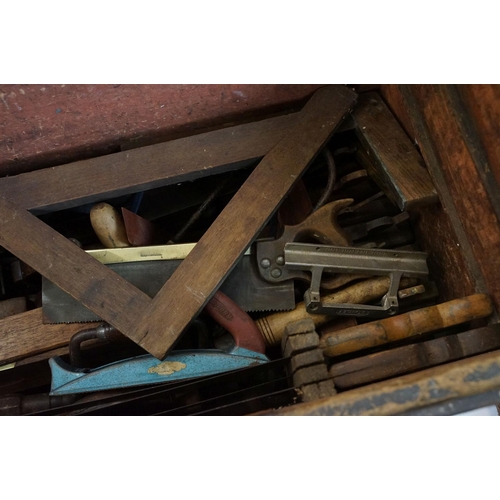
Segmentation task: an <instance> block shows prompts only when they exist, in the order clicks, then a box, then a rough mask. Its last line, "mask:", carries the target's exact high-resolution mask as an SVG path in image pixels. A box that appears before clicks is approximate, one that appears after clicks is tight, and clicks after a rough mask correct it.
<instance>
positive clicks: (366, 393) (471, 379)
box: [256, 350, 500, 416]
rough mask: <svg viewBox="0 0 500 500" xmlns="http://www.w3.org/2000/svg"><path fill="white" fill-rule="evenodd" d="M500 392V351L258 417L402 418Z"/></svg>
mask: <svg viewBox="0 0 500 500" xmlns="http://www.w3.org/2000/svg"><path fill="white" fill-rule="evenodd" d="M499 388H500V351H498V350H497V351H493V352H491V353H487V354H480V355H478V356H472V357H470V358H467V359H462V360H460V361H453V362H451V363H447V364H445V365H442V366H437V367H433V368H428V369H426V370H422V371H420V372H417V373H412V374H409V375H403V376H402V377H397V378H394V379H391V380H385V381H383V382H377V383H375V384H370V385H366V386H364V387H360V388H358V389H353V390H351V391H346V392H344V393H341V394H337V395H335V396H333V397H330V398H323V399H319V400H317V401H313V402H309V403H301V404H297V405H291V406H287V407H285V408H281V409H277V410H268V411H263V412H260V413H258V414H256V415H263V416H267V415H269V416H270V415H276V416H280V415H283V416H285V415H290V416H291V415H295V416H306V415H311V416H313V415H317V416H320V415H325V416H326V415H401V414H403V413H407V412H412V411H413V412H415V411H417V410H419V409H423V408H425V407H429V406H432V405H440V404H444V403H447V404H448V403H451V402H453V401H460V400H463V399H466V398H471V397H474V396H477V395H483V394H488V393H492V394H493V393H494V392H496V394H498V390H499ZM497 397H498V396H497ZM476 404H477V403H476ZM487 404H488V403H487ZM489 404H491V402H489ZM484 406H486V405H484ZM476 407H477V406H476ZM472 408H474V406H472ZM472 408H470V409H472Z"/></svg>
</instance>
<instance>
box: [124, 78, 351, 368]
mask: <svg viewBox="0 0 500 500" xmlns="http://www.w3.org/2000/svg"><path fill="white" fill-rule="evenodd" d="M355 100H356V94H355V93H354V92H352V91H351V90H349V89H347V88H346V87H345V86H341V85H333V86H328V87H323V88H322V89H320V90H319V91H317V92H316V93H315V94H314V96H313V97H312V98H311V99H310V100H309V101H308V103H307V104H306V106H305V107H304V108H303V109H302V111H301V112H300V117H299V120H298V123H297V125H296V126H295V127H294V128H293V129H292V130H291V131H290V132H289V133H288V134H287V135H286V136H285V137H284V138H283V139H282V140H281V141H280V142H279V143H278V144H277V145H276V146H275V147H274V148H273V149H272V150H271V151H270V152H269V153H268V154H267V155H266V156H265V157H264V159H263V160H262V161H261V162H260V163H259V165H257V167H256V168H255V170H254V171H253V172H252V174H251V175H250V177H249V178H248V179H247V181H246V182H245V183H244V184H243V186H242V187H241V188H240V190H239V191H238V192H237V193H236V194H235V196H234V197H233V198H232V200H231V201H230V202H229V203H228V205H227V206H226V207H225V209H224V210H223V212H222V213H221V214H220V215H219V217H218V218H217V219H216V221H215V222H214V223H213V224H212V225H211V227H210V229H209V230H208V231H207V232H206V233H205V234H204V235H203V237H202V238H201V239H200V241H199V242H198V243H197V244H196V246H195V248H194V249H193V250H192V251H191V253H190V254H189V256H188V257H187V258H186V259H185V260H184V261H183V262H182V263H181V265H180V266H179V267H178V268H177V270H176V271H175V273H174V274H173V275H172V277H171V278H170V279H169V280H168V282H167V283H166V284H165V285H164V287H163V288H162V289H161V290H160V292H159V293H158V294H157V296H156V297H155V298H154V299H153V303H152V304H151V305H150V306H149V307H148V308H147V309H146V310H145V311H144V312H143V314H142V315H141V316H139V317H138V318H137V321H136V323H135V325H134V328H133V332H132V334H131V338H134V339H137V338H138V339H140V342H139V344H140V345H141V346H142V347H143V348H144V349H146V350H147V351H148V352H150V353H152V354H153V355H155V356H156V357H157V358H160V359H161V358H163V357H164V356H165V354H166V353H167V352H168V350H169V349H171V347H172V346H173V345H174V344H175V343H176V342H177V340H178V339H179V337H180V336H181V334H182V333H183V331H184V330H185V328H186V327H187V326H188V325H189V323H190V322H191V321H192V320H193V318H194V317H196V315H197V314H198V313H199V312H200V311H201V310H202V308H203V307H204V305H205V304H206V303H207V302H208V301H209V300H210V298H211V296H212V295H213V294H214V293H215V292H216V291H217V289H218V287H219V286H220V284H221V283H222V281H223V280H224V278H225V277H226V276H227V275H228V274H229V272H230V271H231V270H232V269H233V267H234V266H235V265H236V263H237V261H238V259H239V258H240V257H241V255H243V253H244V252H245V250H246V249H247V248H248V247H249V245H250V244H251V243H252V242H253V240H254V239H255V238H256V236H257V235H258V233H259V232H260V231H261V230H262V228H263V227H264V225H265V224H266V223H267V221H268V220H269V219H270V217H271V216H272V215H273V213H274V212H275V211H276V210H277V208H278V207H279V206H280V204H281V202H282V200H283V199H284V197H285V196H286V195H287V194H288V193H289V192H290V190H291V189H292V187H293V185H294V184H295V182H296V181H297V180H298V179H299V178H300V176H301V175H302V173H303V172H304V171H305V169H306V168H307V167H308V166H309V165H310V163H311V162H312V161H313V160H314V158H315V157H316V155H317V154H318V152H319V151H320V150H321V148H322V147H323V146H324V145H325V143H326V142H327V141H328V139H329V138H330V137H331V136H332V134H333V132H334V131H335V129H336V127H337V126H338V125H339V124H340V123H341V121H342V119H343V118H344V116H345V115H346V114H347V113H348V112H349V111H350V110H351V109H352V107H353V105H354V103H355ZM166 318H168V324H166ZM124 333H125V332H124Z"/></svg>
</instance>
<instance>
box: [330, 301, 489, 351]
mask: <svg viewBox="0 0 500 500" xmlns="http://www.w3.org/2000/svg"><path fill="white" fill-rule="evenodd" d="M492 313H493V305H492V303H491V299H490V298H489V297H488V296H487V295H484V294H476V295H470V296H468V297H464V298H461V299H455V300H451V301H449V302H444V303H442V304H438V305H436V306H430V307H424V308H422V309H416V310H414V311H410V312H407V313H404V314H401V315H399V316H393V317H391V318H385V319H381V320H379V321H373V322H371V323H365V324H363V325H358V326H354V327H352V328H347V329H345V330H341V331H338V332H333V333H331V334H327V335H324V336H323V337H322V338H321V342H320V345H321V348H322V349H323V353H324V354H325V355H326V356H330V357H334V356H340V355H343V354H348V353H351V352H355V351H361V350H362V349H368V348H371V347H376V346H380V345H383V344H386V343H389V342H395V341H397V340H402V339H407V338H409V337H415V336H418V335H422V334H424V333H428V332H433V331H436V330H440V329H443V328H448V327H450V326H455V325H459V324H461V323H466V322H467V321H472V320H473V319H477V318H484V317H487V316H489V315H490V314H492Z"/></svg>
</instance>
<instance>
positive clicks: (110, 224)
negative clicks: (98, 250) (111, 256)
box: [90, 203, 130, 248]
mask: <svg viewBox="0 0 500 500" xmlns="http://www.w3.org/2000/svg"><path fill="white" fill-rule="evenodd" d="M90 222H91V224H92V227H93V228H94V231H95V233H96V235H97V237H98V238H99V241H100V242H101V243H102V244H103V245H104V246H105V247H106V248H124V247H129V246H130V243H129V241H128V239H127V231H126V230H125V224H124V223H123V218H122V215H121V214H120V212H119V211H118V210H117V209H116V208H114V207H113V206H111V205H109V204H108V203H98V204H97V205H94V206H93V207H92V209H91V210H90Z"/></svg>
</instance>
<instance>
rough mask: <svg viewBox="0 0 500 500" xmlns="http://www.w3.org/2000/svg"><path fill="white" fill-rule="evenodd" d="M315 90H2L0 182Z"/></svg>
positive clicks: (293, 102)
mask: <svg viewBox="0 0 500 500" xmlns="http://www.w3.org/2000/svg"><path fill="white" fill-rule="evenodd" d="M318 87H320V85H314V84H313V85H0V115H1V117H2V119H0V176H2V175H13V174H17V173H20V172H27V171H29V170H34V169H37V168H43V167H48V166H55V165H60V164H63V163H68V162H72V161H77V160H81V159H84V158H93V157H97V156H100V155H105V154H109V153H115V152H117V151H119V150H120V145H121V144H123V143H125V142H132V143H137V144H139V145H144V144H148V143H153V142H158V141H160V140H167V139H172V138H175V137H179V136H181V135H185V134H186V133H189V134H192V133H195V132H196V131H199V130H203V129H206V128H207V127H214V126H221V125H227V124H228V123H231V122H233V121H234V122H238V123H241V122H242V121H244V120H248V119H251V118H255V117H259V116H264V115H266V114H267V115H268V114H269V113H272V112H276V111H283V110H287V109H291V108H293V107H294V106H299V109H300V106H301V105H302V104H304V102H305V101H306V100H307V99H308V98H309V97H310V96H311V95H312V94H313V92H314V91H315V90H316V89H317V88H318Z"/></svg>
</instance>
